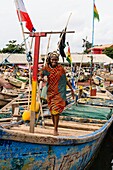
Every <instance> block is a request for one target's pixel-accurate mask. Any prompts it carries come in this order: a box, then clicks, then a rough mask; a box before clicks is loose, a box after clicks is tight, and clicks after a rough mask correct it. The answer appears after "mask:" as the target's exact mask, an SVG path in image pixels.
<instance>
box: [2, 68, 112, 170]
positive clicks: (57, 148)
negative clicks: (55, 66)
mask: <svg viewBox="0 0 113 170" xmlns="http://www.w3.org/2000/svg"><path fill="white" fill-rule="evenodd" d="M66 70H68V71H67V73H66V75H67V78H68V79H70V81H71V82H72V80H73V81H74V84H72V85H73V88H74V91H75V100H72V98H71V95H70V91H69V89H68V88H67V103H68V104H67V106H66V108H65V109H64V111H63V113H62V114H61V115H60V122H59V135H58V136H53V123H52V120H51V115H50V113H49V110H48V108H47V103H46V99H43V98H41V100H40V101H43V102H42V111H43V114H42V113H41V108H40V109H38V111H36V115H37V117H36V120H35V125H34V126H35V131H34V133H31V132H30V124H29V123H30V118H28V117H29V116H28V117H26V118H25V119H23V113H24V112H25V110H28V109H30V103H31V91H32V86H31V84H30V83H31V77H29V75H30V74H29V69H23V68H19V67H18V68H17V66H16V67H14V66H4V67H2V68H1V72H0V140H1V145H0V150H2V152H1V154H0V167H1V168H6V169H7V167H9V169H14V168H17V167H21V168H26V169H33V168H34V169H47V168H49V169H62V170H63V169H81V170H82V169H84V168H86V167H88V166H89V165H90V163H91V160H92V158H94V156H95V154H96V152H97V150H98V149H99V147H100V145H101V143H102V141H103V138H104V137H105V135H106V133H107V131H108V129H109V127H110V126H111V124H112V122H113V117H112V113H113V112H112V108H113V97H112V93H113V91H112V87H113V86H112V73H111V72H108V71H107V70H105V69H97V70H95V72H93V75H92V76H90V72H86V71H85V70H84V69H81V70H77V72H73V73H71V71H70V73H69V68H67V67H66ZM70 70H71V69H70ZM31 75H32V71H31ZM80 75H82V76H83V77H84V78H83V79H82V78H81V79H80ZM29 82H30V83H29ZM37 92H39V91H38V90H37ZM40 92H41V89H40ZM38 95H39V93H37V96H38ZM37 101H38V97H37ZM38 102H39V101H38ZM27 119H28V120H27ZM5 148H7V149H5ZM15 150H16V152H15ZM6 160H7V161H6Z"/></svg>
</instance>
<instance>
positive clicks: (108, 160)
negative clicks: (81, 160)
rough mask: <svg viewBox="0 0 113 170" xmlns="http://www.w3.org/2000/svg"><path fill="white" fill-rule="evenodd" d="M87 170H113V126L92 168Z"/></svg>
mask: <svg viewBox="0 0 113 170" xmlns="http://www.w3.org/2000/svg"><path fill="white" fill-rule="evenodd" d="M87 170H113V124H112V125H111V127H110V129H109V130H108V133H107V135H106V137H105V139H104V141H103V143H102V145H101V147H100V149H99V152H98V154H97V156H96V158H95V159H94V161H93V163H92V164H91V167H90V168H88V169H87Z"/></svg>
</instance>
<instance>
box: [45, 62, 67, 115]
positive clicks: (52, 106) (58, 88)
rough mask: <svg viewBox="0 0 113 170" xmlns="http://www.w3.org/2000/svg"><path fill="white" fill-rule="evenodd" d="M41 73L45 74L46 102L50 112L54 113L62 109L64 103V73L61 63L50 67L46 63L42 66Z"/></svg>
mask: <svg viewBox="0 0 113 170" xmlns="http://www.w3.org/2000/svg"><path fill="white" fill-rule="evenodd" d="M42 75H44V76H47V78H48V81H47V102H48V107H49V110H50V112H51V114H53V115H56V114H59V113H61V112H62V111H63V109H64V107H65V105H66V74H65V70H64V68H63V67H62V66H61V65H57V66H56V67H55V68H51V67H50V66H48V65H46V66H44V67H43V68H42Z"/></svg>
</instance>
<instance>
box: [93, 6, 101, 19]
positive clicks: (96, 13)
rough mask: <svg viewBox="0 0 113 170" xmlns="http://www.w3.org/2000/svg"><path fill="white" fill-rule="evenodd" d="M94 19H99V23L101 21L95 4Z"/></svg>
mask: <svg viewBox="0 0 113 170" xmlns="http://www.w3.org/2000/svg"><path fill="white" fill-rule="evenodd" d="M94 18H96V19H98V21H99V20H100V19H99V13H98V11H97V8H96V5H95V4H94Z"/></svg>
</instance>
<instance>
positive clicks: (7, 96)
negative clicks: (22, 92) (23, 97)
mask: <svg viewBox="0 0 113 170" xmlns="http://www.w3.org/2000/svg"><path fill="white" fill-rule="evenodd" d="M17 96H18V94H17V93H13V91H12V93H8V92H0V99H13V98H15V97H17Z"/></svg>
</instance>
